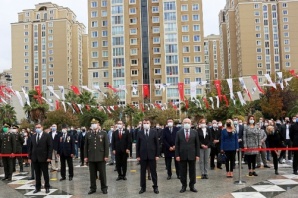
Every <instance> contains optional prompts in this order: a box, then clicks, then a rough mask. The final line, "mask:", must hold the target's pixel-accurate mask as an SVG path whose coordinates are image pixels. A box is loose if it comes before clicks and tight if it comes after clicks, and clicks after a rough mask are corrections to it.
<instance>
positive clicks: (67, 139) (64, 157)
mask: <svg viewBox="0 0 298 198" xmlns="http://www.w3.org/2000/svg"><path fill="white" fill-rule="evenodd" d="M58 154H59V155H60V162H61V177H62V179H65V175H66V164H65V161H67V165H68V173H69V179H70V180H71V179H72V178H73V161H72V156H71V155H74V154H75V140H74V137H73V136H72V135H67V134H63V135H62V136H61V137H60V142H59V145H58Z"/></svg>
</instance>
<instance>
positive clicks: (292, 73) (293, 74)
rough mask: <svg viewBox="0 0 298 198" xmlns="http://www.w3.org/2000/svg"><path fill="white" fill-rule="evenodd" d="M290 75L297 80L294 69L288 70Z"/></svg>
mask: <svg viewBox="0 0 298 198" xmlns="http://www.w3.org/2000/svg"><path fill="white" fill-rule="evenodd" d="M290 74H291V75H292V76H294V77H296V78H298V74H297V75H296V74H295V71H294V69H292V70H290Z"/></svg>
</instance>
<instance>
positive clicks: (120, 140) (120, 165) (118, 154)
mask: <svg viewBox="0 0 298 198" xmlns="http://www.w3.org/2000/svg"><path fill="white" fill-rule="evenodd" d="M117 128H118V129H117V130H116V131H115V132H114V133H113V134H112V150H113V153H114V155H115V159H116V169H117V172H118V178H117V179H116V181H119V180H121V179H123V180H127V178H126V171H127V158H128V154H129V152H130V143H131V135H130V133H129V131H128V130H126V129H125V128H124V126H123V122H122V121H121V120H119V121H118V123H117Z"/></svg>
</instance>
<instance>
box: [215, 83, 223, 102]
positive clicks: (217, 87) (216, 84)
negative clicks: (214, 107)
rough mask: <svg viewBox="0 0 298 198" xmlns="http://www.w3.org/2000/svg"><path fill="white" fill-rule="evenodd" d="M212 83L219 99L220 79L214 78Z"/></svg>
mask: <svg viewBox="0 0 298 198" xmlns="http://www.w3.org/2000/svg"><path fill="white" fill-rule="evenodd" d="M214 85H215V87H216V90H217V95H218V97H219V100H221V86H220V80H214Z"/></svg>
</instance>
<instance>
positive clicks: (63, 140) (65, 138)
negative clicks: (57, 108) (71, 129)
mask: <svg viewBox="0 0 298 198" xmlns="http://www.w3.org/2000/svg"><path fill="white" fill-rule="evenodd" d="M65 139H66V134H64V137H63V141H64V142H65Z"/></svg>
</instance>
